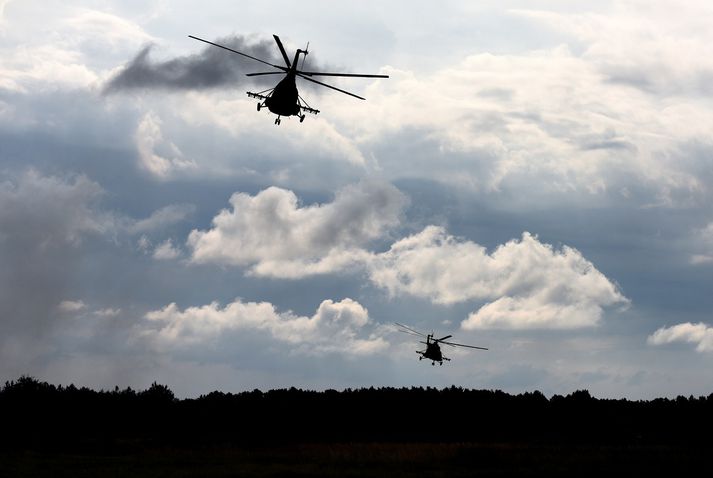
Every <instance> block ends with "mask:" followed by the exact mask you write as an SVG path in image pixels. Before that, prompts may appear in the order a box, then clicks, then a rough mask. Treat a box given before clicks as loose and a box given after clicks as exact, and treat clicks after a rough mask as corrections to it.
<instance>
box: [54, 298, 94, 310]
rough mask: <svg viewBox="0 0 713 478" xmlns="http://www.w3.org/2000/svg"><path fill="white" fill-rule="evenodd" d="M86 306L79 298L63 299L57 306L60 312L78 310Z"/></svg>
mask: <svg viewBox="0 0 713 478" xmlns="http://www.w3.org/2000/svg"><path fill="white" fill-rule="evenodd" d="M86 307H87V305H86V304H85V303H84V302H82V301H81V300H63V301H62V302H60V303H59V305H58V306H57V308H58V309H59V310H61V311H62V312H79V311H80V310H83V309H85V308H86Z"/></svg>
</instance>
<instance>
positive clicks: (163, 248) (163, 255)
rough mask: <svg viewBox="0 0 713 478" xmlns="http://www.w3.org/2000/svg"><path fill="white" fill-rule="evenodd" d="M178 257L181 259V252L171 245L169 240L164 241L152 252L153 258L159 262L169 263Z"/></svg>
mask: <svg viewBox="0 0 713 478" xmlns="http://www.w3.org/2000/svg"><path fill="white" fill-rule="evenodd" d="M179 257H181V251H180V250H178V249H177V248H176V247H175V246H174V245H173V242H172V241H171V239H166V240H165V241H163V242H162V243H161V244H159V245H158V246H156V249H154V251H153V258H154V259H158V260H160V261H170V260H173V259H177V258H179Z"/></svg>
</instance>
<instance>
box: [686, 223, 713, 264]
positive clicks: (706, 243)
mask: <svg viewBox="0 0 713 478" xmlns="http://www.w3.org/2000/svg"><path fill="white" fill-rule="evenodd" d="M693 242H694V244H695V245H694V247H696V248H697V249H698V250H699V253H698V254H692V255H691V257H690V262H691V264H693V265H707V264H711V263H713V222H712V223H710V224H708V225H707V226H706V227H704V228H702V229H699V230H697V231H694V233H693Z"/></svg>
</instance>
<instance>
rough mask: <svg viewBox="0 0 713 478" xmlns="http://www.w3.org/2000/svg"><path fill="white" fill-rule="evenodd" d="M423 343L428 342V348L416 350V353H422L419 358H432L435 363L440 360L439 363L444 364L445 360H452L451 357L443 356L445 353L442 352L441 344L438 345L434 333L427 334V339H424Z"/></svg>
mask: <svg viewBox="0 0 713 478" xmlns="http://www.w3.org/2000/svg"><path fill="white" fill-rule="evenodd" d="M421 343H422V344H426V350H417V351H416V353H417V354H419V355H420V357H419V358H418V359H419V360H423V359H428V360H432V361H433V364H434V365H435V364H436V362H438V364H439V365H443V361H444V360H450V359H449V358H446V357H444V356H443V354H442V353H441V347H440V345H438V340H435V339H433V336H432V335H430V334H429V335H427V336H426V341H425V342H423V341H422V342H421Z"/></svg>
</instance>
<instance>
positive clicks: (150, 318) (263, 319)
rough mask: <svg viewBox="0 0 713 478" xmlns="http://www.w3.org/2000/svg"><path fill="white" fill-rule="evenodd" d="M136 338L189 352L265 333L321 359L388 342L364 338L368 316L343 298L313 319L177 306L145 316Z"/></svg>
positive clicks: (270, 309) (236, 304) (239, 304)
mask: <svg viewBox="0 0 713 478" xmlns="http://www.w3.org/2000/svg"><path fill="white" fill-rule="evenodd" d="M145 318H146V320H147V322H146V323H145V324H144V328H142V330H141V331H140V332H139V335H141V336H143V337H145V338H148V339H149V340H151V341H152V342H153V343H154V344H155V345H156V346H157V347H158V348H160V349H164V350H165V349H169V348H172V347H190V346H195V345H201V344H206V343H210V342H213V341H214V340H216V339H218V338H219V337H221V336H223V335H224V334H227V333H229V332H232V331H238V330H256V331H263V332H266V333H267V334H269V336H270V337H271V338H273V339H275V340H278V341H280V342H284V343H287V344H291V345H292V346H293V347H294V350H296V351H300V352H304V353H312V354H318V355H319V354H324V353H331V352H344V353H347V354H351V355H364V354H369V353H373V352H377V351H380V350H383V349H385V348H386V347H387V345H388V343H387V342H386V341H385V340H384V339H383V338H382V337H381V336H379V335H377V334H375V333H372V334H367V333H366V332H364V329H365V328H366V327H367V326H368V325H369V323H370V319H369V314H368V311H367V310H366V309H365V308H364V307H363V306H362V305H361V304H359V303H358V302H356V301H354V300H352V299H349V298H346V299H343V300H341V301H339V302H334V301H332V300H325V301H323V302H322V303H321V304H320V305H319V308H318V309H317V311H316V312H315V314H314V315H312V316H311V317H305V316H298V315H295V314H294V313H292V312H291V311H286V312H279V311H277V310H276V308H275V306H274V305H273V304H271V303H269V302H243V301H241V300H239V299H238V300H235V301H233V302H231V303H229V304H227V305H225V306H224V307H221V306H220V304H218V303H217V302H213V303H211V304H208V305H204V306H201V307H188V308H186V309H184V310H180V309H179V308H178V306H177V305H176V304H175V303H172V304H169V305H167V306H166V307H164V308H163V309H160V310H156V311H152V312H149V313H147V314H146V317H145Z"/></svg>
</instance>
